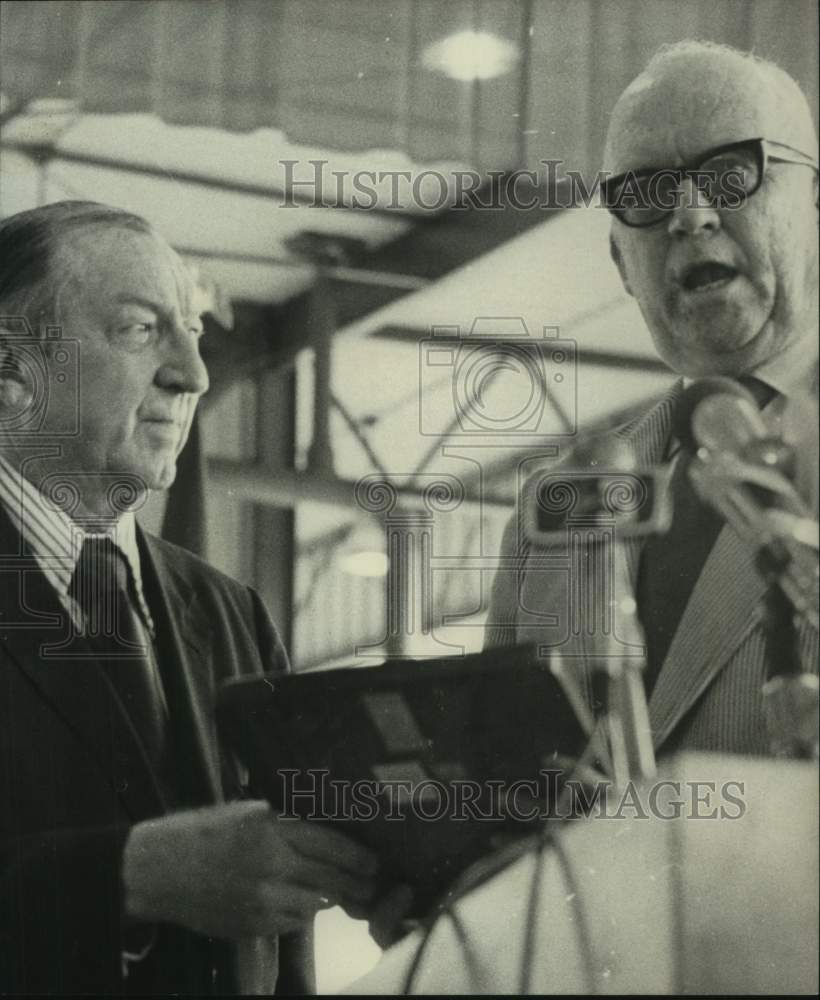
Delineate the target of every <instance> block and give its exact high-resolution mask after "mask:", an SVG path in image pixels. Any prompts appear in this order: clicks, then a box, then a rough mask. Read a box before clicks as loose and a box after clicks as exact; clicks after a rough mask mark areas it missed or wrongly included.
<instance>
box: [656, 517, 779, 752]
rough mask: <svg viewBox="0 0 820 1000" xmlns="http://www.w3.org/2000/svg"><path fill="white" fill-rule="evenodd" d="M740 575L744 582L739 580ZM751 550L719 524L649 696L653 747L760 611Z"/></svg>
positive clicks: (761, 590)
mask: <svg viewBox="0 0 820 1000" xmlns="http://www.w3.org/2000/svg"><path fill="white" fill-rule="evenodd" d="M739 581H742V582H744V584H745V585H743V586H738V583H739ZM765 590H766V585H765V583H764V581H763V579H762V578H761V577H760V575H759V574H758V572H757V570H756V569H755V565H754V553H753V552H752V551H751V550H750V548H749V546H748V544H746V543H745V542H743V541H742V540H741V539H740V538H739V537H738V536H737V535H736V534H735V532H734V531H732V529H731V528H730V527H728V526H724V528H723V529H722V531H721V532H720V534H719V535H718V539H717V542H716V543H715V545H714V548H713V549H712V551H711V552H710V554H709V556H708V558H707V560H706V563H705V564H704V567H703V571H702V573H701V575H700V577H699V579H698V581H697V583H696V584H695V587H694V589H693V590H692V595H691V597H690V598H689V603H688V604H687V605H686V608H685V610H684V613H683V616H682V617H681V620H680V624H679V625H678V629H677V632H676V633H675V636H674V638H673V639H672V642H671V644H670V646H669V651H668V653H667V656H666V659H665V660H664V663H663V666H662V668H661V671H660V673H659V675H658V680H657V683H656V685H655V689H654V691H653V692H652V697H651V698H650V701H649V721H650V725H651V727H652V732H653V738H654V742H655V745H656V747H657V746H660V745H661V744H662V743H663V742H665V740H667V739H668V738H669V735H670V734H671V732H672V731H673V730H674V728H675V726H676V725H677V724H678V723H679V722H680V720H681V719H682V718H683V717H684V715H685V714H686V713H687V712H688V711H689V709H690V708H691V707H692V705H693V704H694V703H695V701H697V699H698V698H699V697H700V696H701V695H702V694H703V692H704V691H705V690H706V688H707V687H708V686H709V685H710V684H711V683H712V682H713V681H714V679H715V677H716V676H717V675H718V674H719V673H720V671H721V670H722V669H723V667H724V666H725V665H726V663H727V662H728V660H729V658H730V656H731V654H732V652H733V651H734V650H735V649H736V648H737V647H738V645H739V644H740V643H741V641H742V640H743V638H744V637H745V636H746V635H747V634H748V633H749V631H750V629H751V628H752V627H753V626H754V625H755V624H756V623H757V621H758V620H759V617H760V602H761V599H762V597H763V595H764V593H765Z"/></svg>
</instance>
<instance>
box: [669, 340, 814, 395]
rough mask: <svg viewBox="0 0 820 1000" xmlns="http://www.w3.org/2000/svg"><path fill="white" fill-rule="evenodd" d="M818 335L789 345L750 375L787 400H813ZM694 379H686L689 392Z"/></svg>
mask: <svg viewBox="0 0 820 1000" xmlns="http://www.w3.org/2000/svg"><path fill="white" fill-rule="evenodd" d="M817 359H818V341H817V335H816V334H814V333H812V335H811V336H810V337H803V338H801V339H800V340H796V341H795V342H794V343H792V344H789V346H788V347H786V348H784V349H783V350H782V351H780V352H779V353H778V354H776V355H775V356H774V357H773V358H769V360H768V361H765V362H764V363H763V364H762V365H759V366H758V367H757V368H755V369H754V371H751V372H747V373H746V374H748V375H753V376H754V377H755V378H758V379H760V381H761V382H765V383H766V385H768V386H770V387H771V388H772V389H774V390H775V391H776V392H778V393H779V394H780V395H781V396H785V397H786V399H799V398H800V397H802V396H810V395H812V394H813V392H814V391H815V386H816V383H817ZM694 381H695V380H694V379H691V378H689V377H688V376H684V379H683V385H684V388H686V389H688V388H689V386H690V385H691V384H692V383H693V382H694Z"/></svg>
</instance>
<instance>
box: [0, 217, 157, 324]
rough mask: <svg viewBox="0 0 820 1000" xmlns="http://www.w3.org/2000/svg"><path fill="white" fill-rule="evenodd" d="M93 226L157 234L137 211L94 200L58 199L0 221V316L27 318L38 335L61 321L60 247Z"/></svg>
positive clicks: (1, 317) (0, 318)
mask: <svg viewBox="0 0 820 1000" xmlns="http://www.w3.org/2000/svg"><path fill="white" fill-rule="evenodd" d="M89 226H115V227H119V228H123V229H130V230H133V231H135V232H140V233H148V234H150V233H153V232H154V230H153V228H152V226H151V224H150V223H149V222H147V221H146V220H145V219H143V218H142V217H141V216H139V215H134V214H133V213H131V212H126V211H124V210H123V209H120V208H113V207H112V206H110V205H103V204H100V203H99V202H95V201H58V202H54V203H53V204H50V205H43V206H41V207H39V208H33V209H31V210H29V211H27V212H20V213H18V214H17V215H12V216H9V217H8V218H7V219H3V220H2V221H0V320H2V319H3V318H6V317H16V318H18V319H19V318H23V317H24V318H25V319H26V320H27V321H28V323H29V325H30V326H31V329H32V332H33V333H34V334H35V336H37V335H39V333H40V331H41V329H42V326H43V325H44V324H48V323H57V322H58V315H57V296H58V291H59V287H60V284H61V281H60V274H58V273H55V272H56V271H57V265H56V255H57V250H58V249H59V248H60V247H61V246H63V244H64V243H66V242H67V240H68V239H69V238H70V237H72V236H73V235H74V234H76V233H77V232H79V231H80V230H83V229H86V228H87V227H89Z"/></svg>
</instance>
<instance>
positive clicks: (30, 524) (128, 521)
mask: <svg viewBox="0 0 820 1000" xmlns="http://www.w3.org/2000/svg"><path fill="white" fill-rule="evenodd" d="M0 502H2V504H3V506H4V507H5V508H6V510H7V511H8V514H9V517H10V518H11V521H12V524H13V525H14V527H15V528H16V529H17V530H18V531H19V532H20V535H21V536H22V538H23V540H24V541H25V543H26V545H28V547H29V548H30V549H31V552H32V555H33V556H34V558H35V559H36V560H37V563H38V564H39V566H40V569H41V570H42V571H43V574H44V575H45V577H46V579H47V580H48V581H49V583H50V584H51V585H52V587H54V589H55V590H56V591H57V595H58V597H59V598H60V600H61V601H62V602H63V604H66V605H67V604H68V602H69V601H70V597H69V593H68V589H69V585H70V583H71V577H72V576H73V575H74V567H75V566H76V564H77V559H78V558H79V555H80V549H81V548H82V545H83V542H84V540H85V538H86V536H87V535H91V534H98V533H97V532H86V531H85V530H84V529H83V528H82V527H81V526H80V525H79V524H77V523H76V522H75V521H73V520H72V519H71V518H70V517H69V516H68V515H67V514H66V513H65V512H64V511H62V510H60V509H59V508H58V507H56V506H55V505H54V504H53V503H51V502H50V501H49V500H47V499H46V498H45V497H44V496H43V494H42V493H41V492H40V491H39V490H38V489H37V487H36V486H34V485H33V484H32V483H30V482H29V481H28V479H26V478H25V476H23V475H22V474H21V473H20V472H19V471H18V470H17V469H15V468H14V466H13V465H11V463H10V462H9V461H8V460H7V459H5V458H4V457H3V456H2V455H0ZM105 534H106V535H107V536H108V537H109V538H110V539H111V540H112V541H113V542H114V544H115V545H116V546H117V547H118V548H119V549H120V551H121V552H122V554H123V555H124V556H125V559H126V561H127V563H128V566H129V568H130V570H131V579H132V581H133V584H134V590H135V593H136V599H137V604H138V606H139V611H140V614H141V616H142V618H143V621H144V623H145V624H146V626H147V627H148V628H149V630H150V631H151V632H152V633H153V630H154V627H153V622H152V620H151V615H150V612H149V610H148V605H147V603H146V601H145V595H144V592H143V586H142V571H141V566H140V555H139V548H138V547H137V530H136V518H135V516H134V513H133V511H126V512H125V513H124V514H123V515H122V516H121V517H120V518H119V520H118V521H117V522H116V524H114V525H112V527H111V529H110V530H109V531H107V532H105Z"/></svg>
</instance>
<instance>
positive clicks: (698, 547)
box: [637, 377, 775, 696]
mask: <svg viewBox="0 0 820 1000" xmlns="http://www.w3.org/2000/svg"><path fill="white" fill-rule="evenodd" d="M739 381H740V382H742V384H743V385H744V386H745V388H747V389H748V390H749V391H750V392H751V393H752V395H753V396H754V397H755V400H756V402H757V405H758V406H759V407H763V406H764V405H765V404H766V403H767V402H768V401H769V400H770V399H772V397H773V396H774V395H775V392H774V390H773V389H771V388H770V387H769V386H767V385H765V384H764V383H763V382H761V381H759V380H758V379H755V378H750V377H744V378H742V379H740V380H739ZM691 462H692V456H691V455H689V454H688V453H687V452H683V453H682V454H681V455H680V457H679V459H678V462H677V465H676V466H675V470H674V472H673V473H672V480H671V482H670V484H669V491H670V496H671V501H672V523H671V525H670V527H669V531H667V532H666V533H665V534H663V535H651V536H650V537H649V539H648V540H647V542H646V545H645V546H644V550H643V554H642V556H641V564H640V571H639V574H638V587H637V590H638V608H639V614H640V618H641V623H642V625H643V629H644V635H645V640H646V652H647V662H646V673H645V675H644V682H645V686H646V693H647V696H648V695H649V694H650V693H651V692H652V689H653V688H654V686H655V683H656V681H657V679H658V674H659V673H660V669H661V666H662V664H663V661H664V660H665V659H666V654H667V652H668V651H669V645H670V643H671V642H672V637H673V636H674V634H675V632H676V631H677V628H678V625H679V623H680V620H681V618H682V616H683V612H684V609H685V608H686V605H687V603H688V601H689V598H690V596H691V594H692V590H693V588H694V586H695V584H696V583H697V580H698V577H699V576H700V574H701V571H702V570H703V566H704V564H705V562H706V560H707V558H708V556H709V553H710V552H711V551H712V547H713V546H714V544H715V542H716V540H717V536H718V535H719V534H720V529H721V528H722V527H723V524H724V520H723V517H722V515H721V514H719V513H718V512H717V511H716V510H715V509H714V508H713V507H711V506H710V505H709V504H707V503H705V502H704V501H703V500H701V499H700V497H699V496H698V494H697V493H696V491H695V488H694V486H693V485H692V482H691V480H690V478H689V466H690V464H691Z"/></svg>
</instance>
